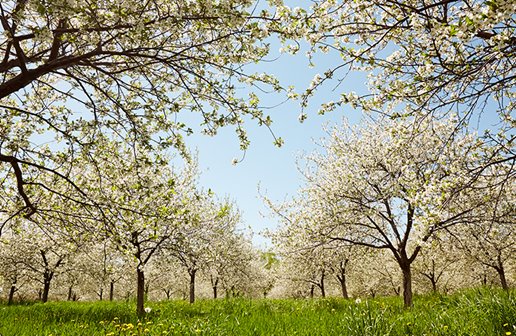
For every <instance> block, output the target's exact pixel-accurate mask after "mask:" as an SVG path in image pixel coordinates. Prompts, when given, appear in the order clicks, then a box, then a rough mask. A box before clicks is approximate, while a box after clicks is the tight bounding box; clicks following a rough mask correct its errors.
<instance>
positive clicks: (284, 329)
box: [0, 289, 516, 336]
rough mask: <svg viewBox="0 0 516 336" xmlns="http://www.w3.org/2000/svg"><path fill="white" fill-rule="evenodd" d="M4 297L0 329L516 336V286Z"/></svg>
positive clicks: (5, 335)
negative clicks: (433, 291) (408, 300)
mask: <svg viewBox="0 0 516 336" xmlns="http://www.w3.org/2000/svg"><path fill="white" fill-rule="evenodd" d="M148 306H149V307H150V308H151V309H152V310H151V312H150V313H148V314H147V315H146V316H145V318H143V319H142V320H138V318H137V317H136V315H135V313H134V311H135V306H134V304H131V303H121V302H116V303H108V302H92V303H78V302H50V303H46V304H40V303H35V304H27V305H22V304H19V305H13V306H5V305H0V335H1V336H11V335H17V336H18V335H20V336H21V335H31V336H35V335H53V336H57V335H429V336H430V335H443V336H444V335H454V336H456V335H479V336H480V335H482V336H486V335H499V336H510V335H513V336H516V292H515V291H511V292H509V293H505V292H502V291H497V290H489V289H481V290H469V291H466V292H463V293H459V294H455V295H453V296H439V295H431V296H419V297H416V298H415V304H414V307H413V308H412V309H410V310H404V309H403V308H402V301H401V299H400V298H378V299H374V300H363V301H362V302H360V303H355V301H353V300H342V299H317V300H246V299H231V300H224V299H222V300H216V301H213V300H207V301H200V302H197V303H195V304H193V305H189V304H188V303H185V302H181V301H172V302H159V303H149V304H148Z"/></svg>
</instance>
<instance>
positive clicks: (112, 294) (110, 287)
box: [109, 280, 115, 301]
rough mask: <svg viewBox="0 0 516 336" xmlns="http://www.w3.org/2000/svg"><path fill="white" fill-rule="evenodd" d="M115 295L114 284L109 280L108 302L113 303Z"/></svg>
mask: <svg viewBox="0 0 516 336" xmlns="http://www.w3.org/2000/svg"><path fill="white" fill-rule="evenodd" d="M114 295H115V282H114V281H113V280H111V282H110V283H109V301H113V297H114Z"/></svg>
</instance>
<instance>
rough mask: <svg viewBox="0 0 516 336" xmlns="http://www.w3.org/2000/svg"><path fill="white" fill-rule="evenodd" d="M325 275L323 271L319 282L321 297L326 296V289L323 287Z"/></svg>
mask: <svg viewBox="0 0 516 336" xmlns="http://www.w3.org/2000/svg"><path fill="white" fill-rule="evenodd" d="M325 275H326V274H325V273H324V271H323V272H322V274H321V282H320V283H319V288H321V297H323V298H325V297H326V289H325V288H324V276H325Z"/></svg>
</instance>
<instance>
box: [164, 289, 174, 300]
mask: <svg viewBox="0 0 516 336" xmlns="http://www.w3.org/2000/svg"><path fill="white" fill-rule="evenodd" d="M163 291H164V292H165V295H166V296H167V300H170V294H172V291H171V290H170V289H164V290H163Z"/></svg>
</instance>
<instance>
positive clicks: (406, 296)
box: [400, 261, 412, 308]
mask: <svg viewBox="0 0 516 336" xmlns="http://www.w3.org/2000/svg"><path fill="white" fill-rule="evenodd" d="M400 267H401V271H402V272H403V303H404V305H405V308H408V307H412V272H411V269H410V263H409V262H408V261H406V262H401V263H400Z"/></svg>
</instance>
